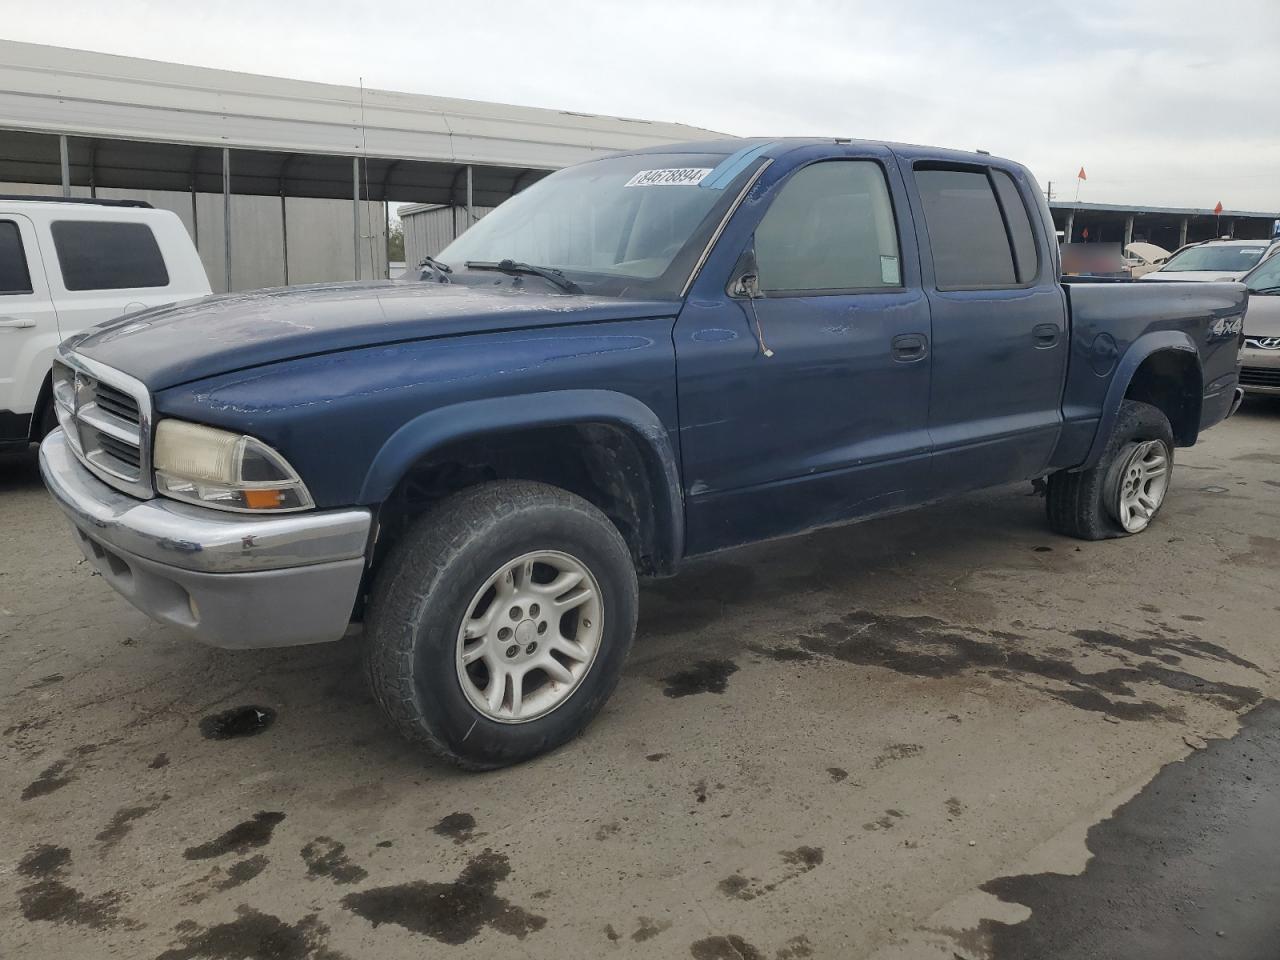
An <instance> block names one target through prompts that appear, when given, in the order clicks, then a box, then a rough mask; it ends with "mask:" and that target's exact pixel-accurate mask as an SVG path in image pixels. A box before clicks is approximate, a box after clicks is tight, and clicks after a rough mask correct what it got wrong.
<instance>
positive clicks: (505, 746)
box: [366, 481, 638, 769]
mask: <svg viewBox="0 0 1280 960" xmlns="http://www.w3.org/2000/svg"><path fill="white" fill-rule="evenodd" d="M637 607H638V588H637V583H636V573H635V568H634V566H633V564H632V561H631V554H630V552H629V550H628V549H627V545H626V543H625V541H624V540H623V539H622V537H621V535H620V534H619V533H618V531H617V529H616V528H615V527H614V526H613V524H612V523H610V521H609V520H608V518H607V517H605V516H604V514H602V513H601V512H600V511H599V510H598V509H596V508H595V507H594V506H592V505H591V504H590V503H588V502H587V501H585V500H583V499H582V498H581V497H577V496H575V495H573V494H571V493H568V492H566V491H564V490H561V489H559V488H556V487H551V486H548V485H546V484H541V483H531V482H524V481H518V482H517V481H512V482H501V483H491V484H485V485H483V486H479V487H474V488H472V489H470V490H465V491H463V492H462V493H459V494H456V495H454V496H452V497H449V498H448V499H446V500H444V501H442V502H441V503H440V504H438V505H437V506H436V507H434V508H433V509H432V510H431V511H430V512H429V513H428V514H426V515H425V516H423V517H422V519H420V520H419V521H418V522H417V524H415V526H414V527H413V528H412V529H411V530H410V531H409V532H408V533H407V534H406V535H405V537H404V539H403V540H402V541H401V542H400V543H399V544H398V545H397V546H396V547H395V548H394V549H393V550H392V551H391V553H390V554H389V555H388V557H387V558H386V560H385V561H384V562H383V566H382V570H381V571H380V572H379V574H378V576H377V579H376V581H375V585H374V591H373V598H372V600H371V610H372V614H371V617H370V630H369V636H368V640H367V643H368V646H367V648H366V657H367V667H368V675H369V681H370V686H371V688H372V690H373V694H374V697H375V699H376V700H377V702H378V704H379V705H380V706H381V707H382V709H383V711H384V713H385V714H386V715H387V717H388V718H389V719H390V720H391V722H392V723H393V724H394V725H395V726H396V728H397V729H398V730H399V731H400V732H401V733H402V734H404V735H405V736H406V737H408V738H409V739H411V740H414V741H416V742H418V743H422V744H424V745H426V746H427V747H428V748H430V749H431V750H432V751H433V752H435V753H437V754H438V755H440V756H442V757H444V758H446V759H448V760H450V761H452V762H454V763H457V764H459V765H461V766H465V767H469V768H472V769H488V768H493V767H500V766H505V765H507V764H511V763H518V762H519V761H521V760H526V759H529V758H530V757H534V756H537V755H538V754H540V753H544V752H546V751H548V750H552V749H554V748H555V747H557V746H559V745H560V744H562V743H564V742H565V741H567V740H569V739H571V738H572V737H574V736H576V735H577V734H578V733H580V732H581V731H582V730H583V729H584V728H585V727H586V725H587V724H588V723H589V722H590V720H591V719H592V717H594V716H595V714H596V713H597V712H598V711H599V710H600V707H601V706H602V705H603V704H604V702H605V700H606V699H607V698H608V697H609V695H610V694H611V693H612V692H613V689H614V687H615V686H616V685H617V682H618V679H619V677H620V676H621V673H622V667H623V664H624V663H625V661H626V656H627V652H628V651H629V649H630V647H631V641H632V638H633V637H634V635H635V624H636V611H637Z"/></svg>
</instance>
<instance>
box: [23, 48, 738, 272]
mask: <svg viewBox="0 0 1280 960" xmlns="http://www.w3.org/2000/svg"><path fill="white" fill-rule="evenodd" d="M713 136H716V134H714V133H712V132H710V131H706V130H702V129H699V128H695V127H689V126H685V125H682V124H675V123H657V122H652V121H647V120H630V119H623V118H617V117H603V116H593V115H587V114H581V113H574V112H570V111H563V110H551V109H542V108H533V107H520V106H511V105H506V104H494V103H483V102H480V101H471V100H457V99H449V98H444V97H432V96H424V95H420V94H408V93H396V92H392V91H386V90H373V89H362V88H361V87H359V86H355V87H352V86H339V85H335V84H325V83H314V82H310V81H301V80H289V79H284V78H278V77H267V76H258V75H253V74H244V73H236V72H232V71H226V70H213V69H208V68H204V67H193V66H186V65H181V64H172V63H162V62H159V61H151V60H141V59H135V58H131V57H120V56H114V55H110V54H101V53H92V52H87V51H81V50H68V49H63V48H60V47H50V46H43V45H39V44H28V43H18V42H15V41H7V40H0V182H15V183H27V184H47V185H53V186H57V187H58V188H60V189H61V191H62V193H63V194H64V195H67V196H69V195H71V193H72V190H73V188H76V187H80V188H87V190H88V192H89V193H90V195H96V193H97V191H98V190H99V189H105V188H113V189H124V190H165V191H180V192H187V193H189V194H190V196H191V212H190V221H191V227H192V229H193V232H194V233H195V234H196V235H197V238H198V236H199V231H200V229H201V228H200V223H199V218H198V214H197V202H196V201H197V197H198V195H200V194H221V195H222V198H223V209H222V217H221V218H220V219H221V220H222V222H223V230H222V233H223V234H224V245H225V249H224V256H223V263H224V270H225V275H224V277H223V278H221V279H222V280H223V288H224V289H235V286H234V284H233V278H232V257H231V248H232V243H233V236H234V231H233V229H232V228H231V217H232V203H231V198H232V197H233V196H239V195H244V196H259V197H261V196H273V197H274V196H278V197H279V198H280V222H279V232H280V234H281V235H282V236H283V237H284V238H285V239H284V249H285V278H286V281H287V280H288V254H287V249H288V234H289V216H288V213H287V209H288V207H287V204H286V202H285V200H286V198H299V197H301V198H317V199H349V200H350V201H351V205H352V219H351V243H352V251H351V252H352V266H353V271H352V272H353V275H354V276H359V275H360V273H361V269H360V265H361V243H362V241H364V240H368V241H369V242H370V243H373V242H374V237H375V234H376V230H373V229H369V228H367V229H366V230H364V231H362V228H361V221H362V214H361V206H362V203H370V202H372V203H378V204H384V205H385V203H386V202H387V201H392V202H398V201H402V202H416V203H439V204H446V205H450V206H454V207H461V208H464V209H465V210H467V211H468V214H467V222H471V220H472V219H473V218H472V216H471V214H470V211H471V210H472V208H473V207H476V206H482V207H492V206H496V205H497V204H498V203H500V202H502V200H504V199H506V198H507V197H509V196H511V195H512V194H514V193H516V192H518V191H519V190H521V189H523V188H524V187H526V186H528V185H529V184H530V183H533V182H535V181H536V180H537V179H539V178H540V177H542V176H545V175H546V174H547V173H548V172H550V171H551V170H555V169H558V168H559V167H562V166H566V165H568V164H570V163H575V162H578V161H580V160H583V159H586V158H588V157H590V156H592V155H594V154H599V153H605V152H611V151H615V150H625V149H628V148H633V147H642V146H650V145H653V144H658V143H666V142H672V141H680V140H696V139H703V138H708V137H713ZM383 216H384V217H385V216H386V214H385V206H384V213H383ZM368 217H369V213H368V211H366V212H365V214H364V217H363V219H364V220H365V221H366V225H367V222H368ZM384 225H385V224H384ZM384 253H385V251H384ZM376 262H377V261H376V258H375V257H371V259H370V263H376ZM335 279H337V278H335Z"/></svg>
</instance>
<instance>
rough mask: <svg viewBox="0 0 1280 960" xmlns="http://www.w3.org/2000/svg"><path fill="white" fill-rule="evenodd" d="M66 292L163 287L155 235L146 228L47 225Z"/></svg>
mask: <svg viewBox="0 0 1280 960" xmlns="http://www.w3.org/2000/svg"><path fill="white" fill-rule="evenodd" d="M49 231H50V233H51V234H52V235H53V246H54V250H55V251H56V252H57V255H58V265H59V267H60V269H61V271H62V283H63V286H64V287H66V289H68V290H131V289H138V288H145V287H167V286H168V285H169V271H168V269H167V268H166V267H165V263H164V256H163V255H162V254H161V252H160V245H159V244H158V243H156V238H155V234H154V233H152V232H151V227H150V226H148V225H147V224H145V223H129V222H120V221H108V220H55V221H54V222H53V223H51V224H50V225H49Z"/></svg>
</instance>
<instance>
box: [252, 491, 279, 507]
mask: <svg viewBox="0 0 1280 960" xmlns="http://www.w3.org/2000/svg"><path fill="white" fill-rule="evenodd" d="M242 495H243V496H244V503H245V506H247V507H250V508H252V509H254V510H274V509H275V508H276V507H278V506H280V504H281V502H282V501H283V500H284V497H283V496H282V495H281V493H280V491H279V490H244V491H242Z"/></svg>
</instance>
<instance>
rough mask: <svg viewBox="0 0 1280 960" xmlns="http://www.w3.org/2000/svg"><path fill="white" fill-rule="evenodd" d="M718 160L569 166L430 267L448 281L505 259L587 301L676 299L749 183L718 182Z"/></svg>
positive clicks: (689, 157)
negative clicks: (439, 265)
mask: <svg viewBox="0 0 1280 960" xmlns="http://www.w3.org/2000/svg"><path fill="white" fill-rule="evenodd" d="M724 159H725V158H724V157H723V156H721V155H716V154H696V153H672V154H653V153H647V154H642V155H637V156H629V157H609V158H606V159H602V160H594V161H590V162H588V163H582V164H579V165H577V166H574V167H568V168H566V169H564V170H560V171H558V172H556V173H553V174H552V175H551V176H549V177H546V178H545V179H543V180H540V181H539V182H538V183H536V184H534V185H533V186H531V187H529V188H528V189H527V190H524V191H522V192H520V193H518V194H516V195H515V196H514V197H512V198H511V199H509V200H507V201H505V202H504V203H502V204H501V205H500V206H498V207H497V208H496V209H495V210H494V211H493V212H492V213H490V214H489V215H488V216H486V217H485V218H484V219H483V220H481V221H480V222H478V223H477V224H475V225H474V226H473V227H472V228H471V229H470V230H468V231H467V232H466V233H464V234H463V235H462V236H460V237H459V238H458V239H456V240H455V241H453V243H451V244H449V246H447V247H445V248H444V250H442V251H441V252H440V254H439V255H438V256H437V257H436V259H437V260H438V261H441V262H443V263H445V264H448V266H449V267H450V268H451V269H452V271H453V276H454V279H455V280H459V279H462V278H461V277H460V276H459V274H465V273H466V272H467V271H468V268H467V264H468V262H470V263H490V264H492V263H501V262H502V261H506V260H510V261H514V262H516V263H520V264H532V265H535V266H537V267H542V268H550V269H553V270H557V271H559V272H560V273H561V274H563V276H564V277H565V278H567V279H569V280H571V281H573V283H574V284H576V285H577V286H578V287H580V288H582V290H583V291H584V292H586V293H590V294H595V295H602V296H614V297H624V296H626V297H644V298H671V297H678V296H679V295H680V292H681V290H682V289H683V287H684V285H685V282H686V280H688V278H689V274H690V273H691V272H692V270H693V268H694V265H695V263H696V262H697V259H698V256H699V255H700V254H701V253H702V250H703V248H704V247H705V245H706V243H707V241H708V240H709V238H710V237H711V234H712V232H713V231H714V230H715V228H716V224H717V223H718V222H719V220H720V218H721V217H723V216H724V213H725V211H726V210H727V209H728V206H729V204H731V203H732V202H733V199H734V198H735V197H736V196H737V192H738V190H739V189H740V186H739V184H741V182H742V180H743V178H744V177H745V176H747V172H746V171H745V170H742V171H738V172H737V175H736V176H733V177H732V178H726V177H725V176H722V175H721V174H722V171H721V170H718V169H717V166H718V165H719V164H721V163H722V162H723V161H724ZM494 276H495V274H494V273H493V272H487V273H485V274H484V277H485V279H486V282H492V280H493V277H494ZM463 282H466V281H465V280H463Z"/></svg>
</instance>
